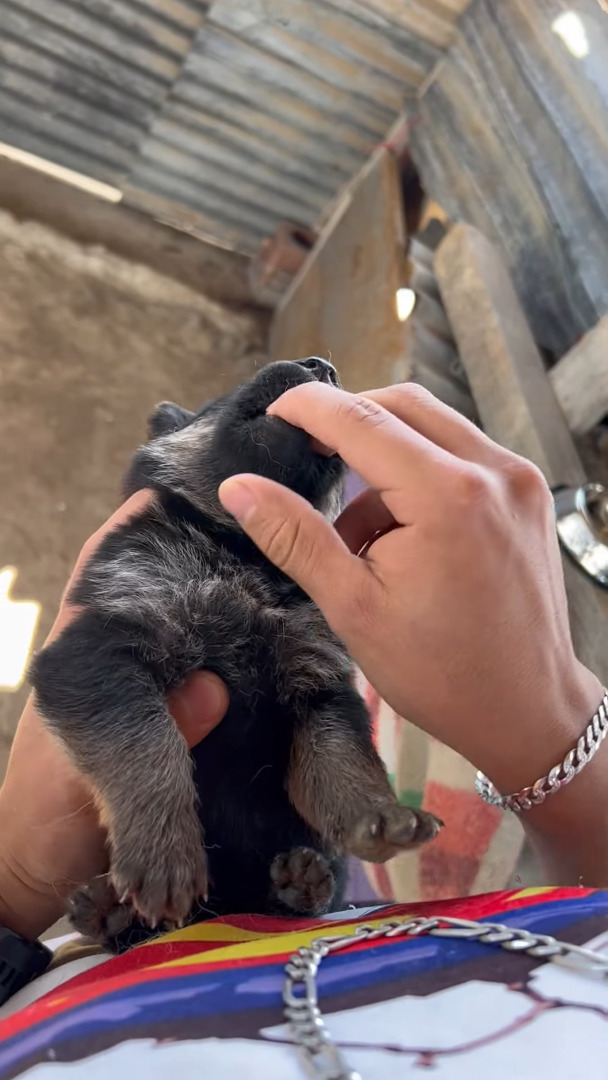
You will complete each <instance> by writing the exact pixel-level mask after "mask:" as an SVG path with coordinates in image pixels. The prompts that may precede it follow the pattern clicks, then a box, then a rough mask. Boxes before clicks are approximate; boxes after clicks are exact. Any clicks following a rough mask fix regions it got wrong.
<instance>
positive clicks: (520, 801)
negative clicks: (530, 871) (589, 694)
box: [475, 690, 608, 814]
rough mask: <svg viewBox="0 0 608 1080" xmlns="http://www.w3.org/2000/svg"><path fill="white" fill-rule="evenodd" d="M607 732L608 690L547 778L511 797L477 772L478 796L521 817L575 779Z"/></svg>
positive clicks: (595, 751) (476, 786)
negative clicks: (578, 735) (571, 747)
mask: <svg viewBox="0 0 608 1080" xmlns="http://www.w3.org/2000/svg"><path fill="white" fill-rule="evenodd" d="M607 732H608V691H606V690H604V696H603V698H602V700H601V702H600V704H599V706H598V708H597V710H596V712H595V713H594V714H593V716H592V717H591V720H590V721H589V723H588V724H587V727H586V728H585V731H584V732H583V734H582V735H581V737H580V739H579V740H578V742H577V744H576V746H575V747H574V748H573V749H572V750H570V752H569V753H568V754H566V756H565V758H564V760H563V761H562V762H560V764H559V765H555V766H554V767H553V768H552V769H551V771H550V772H549V773H548V775H547V776H541V778H540V780H537V781H536V783H534V784H532V786H531V787H526V788H523V789H522V790H521V791H516V792H515V793H514V794H513V795H501V794H500V792H499V791H497V790H496V788H495V787H494V784H493V783H492V781H491V780H488V777H487V776H485V775H484V773H482V772H478V773H477V776H476V777H475V788H476V790H477V794H478V795H481V797H482V799H483V800H484V802H487V803H490V805H491V806H499V807H500V808H501V810H513V812H514V813H516V814H520V813H521V811H522V810H530V809H531V807H533V806H540V804H541V803H544V801H545V799H546V798H547V795H553V794H554V793H555V792H556V791H559V790H560V789H561V788H563V787H565V786H566V784H569V783H570V781H571V780H574V777H575V776H578V774H579V773H580V771H581V769H584V768H585V765H588V764H589V762H590V761H591V759H592V758H593V757H595V755H596V754H597V752H598V750H599V748H600V746H601V745H602V742H603V741H604V738H605V736H606V733H607Z"/></svg>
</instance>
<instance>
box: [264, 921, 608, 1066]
mask: <svg viewBox="0 0 608 1080" xmlns="http://www.w3.org/2000/svg"><path fill="white" fill-rule="evenodd" d="M421 934H431V935H432V936H433V937H445V938H461V939H462V938H464V939H465V940H467V941H479V942H482V943H483V944H484V945H499V946H500V947H501V948H502V949H507V950H508V951H509V952H517V953H525V954H526V955H527V956H532V957H534V958H538V959H541V958H542V959H543V960H549V961H551V962H552V963H554V964H559V965H561V966H562V967H566V968H569V969H570V970H571V971H576V972H577V973H578V974H580V975H586V976H588V977H591V978H595V979H598V978H599V979H606V978H608V957H603V956H600V955H599V954H598V953H594V952H592V951H591V949H583V948H581V947H580V946H579V945H569V944H568V943H567V942H565V941H557V940H556V938H554V937H550V936H549V935H548V934H533V933H530V931H528V930H518V929H516V928H515V927H512V926H504V925H502V924H501V923H481V922H472V921H470V920H468V919H449V918H444V917H443V916H440V915H439V916H437V917H435V918H429V919H424V918H411V919H406V920H405V921H399V922H398V921H393V922H386V923H383V924H382V925H381V926H378V927H373V926H358V927H357V929H356V930H355V931H354V933H352V934H345V935H339V936H333V937H332V936H328V937H320V938H316V939H315V940H314V941H312V942H311V943H310V945H308V946H302V948H300V949H298V951H297V952H296V953H294V954H293V956H290V958H289V960H288V962H287V965H286V967H285V974H286V979H285V983H284V986H283V1001H284V1003H285V1019H286V1020H287V1022H288V1025H289V1033H290V1035H291V1038H292V1039H293V1042H294V1044H295V1045H296V1046H297V1047H299V1048H300V1050H301V1051H302V1053H303V1055H304V1059H305V1064H306V1065H307V1066H308V1073H309V1075H312V1076H315V1077H317V1078H318V1080H361V1076H360V1074H359V1073H358V1072H356V1070H354V1069H351V1068H350V1066H349V1065H348V1063H347V1061H346V1059H345V1058H344V1055H343V1054H342V1052H341V1051H340V1049H339V1048H338V1047H337V1046H336V1045H335V1043H334V1042H333V1041H332V1039H331V1036H330V1034H329V1032H328V1030H327V1028H326V1027H325V1022H324V1020H323V1016H322V1014H321V1010H320V1008H319V1002H318V992H317V971H318V969H319V965H320V963H321V961H322V960H324V959H325V957H326V956H329V954H330V953H333V952H339V951H342V950H343V949H348V948H349V947H350V946H352V945H358V944H359V942H361V941H373V940H374V939H375V938H397V937H418V936H420V935H421Z"/></svg>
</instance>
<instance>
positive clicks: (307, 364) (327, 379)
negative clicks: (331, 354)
mask: <svg viewBox="0 0 608 1080" xmlns="http://www.w3.org/2000/svg"><path fill="white" fill-rule="evenodd" d="M296 364H299V365H300V367H303V368H306V370H307V371H310V372H311V373H312V374H313V375H314V377H315V379H317V380H318V381H319V382H324V383H329V384H330V386H339V385H340V380H339V378H338V372H337V371H336V369H335V367H334V365H333V364H330V362H329V360H322V359H321V357H320V356H309V357H308V359H307V360H296Z"/></svg>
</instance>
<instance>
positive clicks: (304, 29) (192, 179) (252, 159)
mask: <svg viewBox="0 0 608 1080" xmlns="http://www.w3.org/2000/svg"><path fill="white" fill-rule="evenodd" d="M403 6H404V9H407V12H408V13H409V16H410V21H409V24H408V20H407V18H406V17H405V16H404V17H403V18H402V19H400V20H396V19H395V18H393V17H391V15H390V13H389V14H387V13H385V12H383V11H379V10H376V9H375V6H374V5H373V4H367V3H363V2H359V0H248V3H247V4H243V3H242V2H241V0H216V2H215V3H214V4H213V5H212V7H211V9H210V11H209V14H208V17H207V19H206V21H205V24H204V26H202V27H201V29H200V30H199V32H198V33H197V35H196V39H195V41H194V42H193V45H192V48H191V50H190V53H189V55H188V57H187V58H186V60H185V62H184V65H183V68H182V71H181V73H180V75H179V77H178V78H177V79H176V81H175V83H174V85H173V88H172V90H171V92H170V94H169V95H168V96H167V99H166V101H165V103H164V105H163V108H162V110H161V112H160V113H159V115H158V117H157V118H156V120H155V121H154V123H153V124H152V127H151V130H150V135H149V137H148V139H147V140H146V141H145V142H144V144H143V145H142V148H141V153H140V155H139V157H138V161H137V163H136V164H135V166H134V168H133V171H132V173H131V175H130V177H129V183H128V185H127V187H126V188H125V198H126V199H127V201H128V202H130V203H131V204H134V205H137V206H142V205H146V206H149V205H150V200H154V199H155V197H157V196H158V197H159V198H160V199H161V200H165V199H169V202H167V203H165V202H162V201H161V205H163V206H164V207H165V213H166V214H167V216H168V217H169V220H171V219H172V216H173V214H174V212H175V203H180V202H181V201H182V199H181V198H179V197H174V198H172V197H171V194H172V193H171V191H170V186H171V185H170V182H169V180H168V177H167V163H168V161H169V160H171V162H172V164H171V169H174V168H175V167H176V165H175V163H176V161H177V159H176V157H175V152H176V151H179V154H180V158H179V161H180V164H179V171H180V174H181V175H182V177H183V178H184V179H187V183H188V204H187V205H188V206H189V208H190V211H191V212H196V210H198V211H199V212H200V215H201V222H202V223H204V224H203V228H204V229H205V231H206V232H207V231H208V227H209V221H210V220H211V221H212V222H213V223H214V228H215V231H216V235H217V236H218V238H220V239H221V240H223V241H224V242H230V243H235V216H236V212H237V205H238V201H239V200H241V201H242V207H241V212H242V211H243V209H244V208H245V207H247V214H248V215H249V213H250V212H252V211H253V209H254V208H255V207H256V206H257V207H258V208H259V218H258V221H257V223H256V222H254V221H252V220H251V221H248V225H247V229H243V232H242V233H241V234H240V235H239V234H238V233H237V237H236V243H237V244H238V246H239V247H241V248H242V249H243V250H246V251H252V250H254V248H255V247H256V246H257V243H258V242H259V239H260V237H261V236H263V235H265V234H266V233H267V232H268V231H272V228H273V227H274V225H276V223H277V222H278V221H279V220H280V219H281V218H282V217H288V218H289V219H290V220H292V221H294V222H296V223H298V224H301V225H306V226H314V225H315V223H316V222H317V221H318V220H319V219H320V218H321V217H322V216H323V213H324V211H325V210H326V208H327V206H328V205H330V204H331V203H332V202H333V200H334V199H335V197H336V194H337V193H338V192H339V191H340V189H341V188H342V187H343V186H344V185H345V184H346V183H348V181H349V180H350V179H351V178H352V176H353V175H354V174H355V173H356V172H357V171H358V170H359V169H360V167H361V166H362V165H363V163H364V162H365V161H366V159H367V158H368V157H369V155H370V154H371V153H372V152H373V150H374V148H375V147H376V146H377V145H378V144H379V143H381V142H382V140H383V139H384V137H385V136H386V133H387V131H388V130H389V128H390V127H391V125H392V123H393V122H394V120H395V118H396V117H397V116H398V114H399V112H400V111H401V109H402V107H403V101H404V99H405V98H406V97H408V96H410V97H412V96H413V95H414V94H415V92H416V89H417V88H418V87H419V86H420V85H421V83H422V81H423V79H424V78H425V77H426V76H427V75H428V73H429V71H430V70H431V69H432V67H433V66H434V64H435V63H436V61H437V59H438V58H439V57H440V55H441V50H440V48H439V46H438V45H437V43H436V41H435V40H433V36H435V38H436V37H437V36H439V37H440V38H441V34H437V33H436V31H437V30H438V27H439V26H441V27H442V28H443V29H442V33H443V34H444V37H445V40H446V41H447V40H448V32H451V30H452V29H453V24H454V20H455V18H456V15H455V14H453V15H452V14H450V13H446V11H445V10H444V8H443V7H442V5H441V4H440V3H437V2H436V0H431V3H430V4H428V5H427V4H425V3H424V2H419V0H416V2H415V0H410V2H409V3H406V4H404V5H403ZM427 8H428V10H427ZM438 11H440V14H437V12H438ZM402 14H403V13H402ZM416 19H417V20H418V22H416ZM421 25H422V27H423V29H426V30H427V31H429V32H428V33H426V34H421V33H420V32H419V31H420V27H421ZM157 169H159V170H160V171H159V173H158V184H157V183H156V180H155V175H156V170H157ZM222 174H223V176H222ZM222 186H223V187H224V189H225V190H226V192H227V200H226V207H225V212H223V211H222V207H221V206H218V192H219V191H220V190H221V188H222ZM173 194H174V193H173ZM155 205H156V204H155ZM269 222H271V223H273V225H272V227H271V228H270V229H269V227H268V223H269Z"/></svg>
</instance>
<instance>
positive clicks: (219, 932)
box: [138, 922, 272, 949]
mask: <svg viewBox="0 0 608 1080" xmlns="http://www.w3.org/2000/svg"><path fill="white" fill-rule="evenodd" d="M270 936H272V935H271V934H269V932H268V930H266V931H263V930H243V929H242V928H241V927H240V926H231V925H230V924H229V923H219V925H218V924H214V923H212V922H201V923H194V925H193V926H185V927H184V928H183V929H182V930H172V931H171V933H169V934H163V936H162V938H160V939H159V938H156V939H155V940H153V941H144V942H143V943H142V944H141V945H139V946H138V948H140V949H145V948H146V946H148V945H158V944H159V942H160V944H162V945H165V944H172V943H173V942H180V941H201V942H203V941H228V942H238V941H258V940H259V939H260V938H263V939H265V938H267V937H270Z"/></svg>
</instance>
